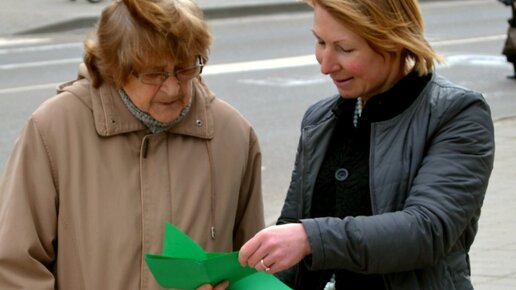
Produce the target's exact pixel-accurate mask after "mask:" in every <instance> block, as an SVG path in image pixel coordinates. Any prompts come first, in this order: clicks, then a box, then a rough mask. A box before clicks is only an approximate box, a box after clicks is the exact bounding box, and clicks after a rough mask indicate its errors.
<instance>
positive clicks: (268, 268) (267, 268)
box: [260, 259, 271, 272]
mask: <svg viewBox="0 0 516 290" xmlns="http://www.w3.org/2000/svg"><path fill="white" fill-rule="evenodd" d="M260 264H262V267H263V269H264V270H265V272H269V271H270V270H271V268H270V267H267V266H266V265H265V263H264V262H263V259H261V260H260Z"/></svg>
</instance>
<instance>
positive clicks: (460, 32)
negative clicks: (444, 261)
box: [0, 0, 516, 290]
mask: <svg viewBox="0 0 516 290" xmlns="http://www.w3.org/2000/svg"><path fill="white" fill-rule="evenodd" d="M420 2H421V8H422V12H423V16H424V18H425V23H426V28H427V30H426V31H427V37H428V38H429V40H430V41H431V43H432V45H433V46H434V47H435V48H436V50H437V51H438V52H439V53H441V54H442V55H444V56H445V58H446V61H447V64H446V65H442V66H439V67H438V72H439V73H441V74H443V75H445V76H446V77H448V78H449V79H451V80H452V81H454V82H457V83H459V84H460V85H463V86H465V87H469V88H473V89H476V90H479V91H481V92H483V93H484V94H485V96H486V99H487V101H488V103H489V104H490V105H491V108H492V111H493V119H494V120H495V130H496V146H497V148H496V160H495V168H494V171H493V175H492V178H491V181H490V185H489V189H488V192H487V195H486V199H485V203H484V207H483V212H482V216H481V219H480V224H479V233H478V235H477V238H476V241H475V243H474V244H473V247H472V250H471V262H472V279H473V283H474V286H475V289H477V290H509V289H511V290H513V289H516V222H515V220H516V219H515V217H516V214H515V212H516V195H515V194H514V193H515V188H516V169H515V168H516V167H515V164H516V163H515V161H516V149H515V148H516V130H515V128H516V127H515V126H516V118H515V116H516V81H513V80H508V79H506V78H505V76H506V75H509V74H511V73H512V68H511V66H510V65H509V64H507V63H506V61H505V58H504V57H503V56H501V55H500V51H501V47H502V45H503V42H504V39H505V32H506V29H507V22H506V19H507V18H508V17H509V16H510V9H508V8H506V7H504V6H503V5H501V4H500V3H498V2H497V1H496V0H470V1H461V0H453V1H452V0H448V1H430V0H427V1H420ZM108 3H109V1H107V0H105V1H102V2H100V3H96V4H91V3H89V2H87V1H86V0H76V1H67V0H31V1H30V2H29V1H19V0H2V1H1V4H0V168H3V165H4V164H5V161H6V159H7V156H8V154H9V151H10V150H11V148H12V145H13V142H14V140H15V138H16V136H17V134H18V132H19V130H20V129H21V127H22V126H23V123H24V121H25V120H26V119H27V117H28V116H29V114H30V112H32V110H34V109H35V108H36V107H37V106H38V105H39V104H40V103H41V102H42V101H44V100H45V99H47V98H48V97H50V96H52V94H53V92H54V87H55V85H56V84H58V83H60V82H63V81H66V80H68V79H70V78H73V77H74V76H75V73H76V69H77V64H78V63H79V62H80V57H81V41H82V39H83V38H84V35H86V34H87V33H89V32H90V31H91V27H92V26H93V25H94V23H95V21H96V20H97V17H98V15H99V13H100V11H101V10H102V8H103V7H104V6H105V5H107V4H108ZM197 3H199V5H200V6H201V8H203V10H204V11H205V15H206V17H207V19H208V22H209V25H210V27H211V29H212V33H213V35H214V45H213V48H212V53H211V59H210V62H209V63H208V66H207V67H206V70H205V72H204V73H203V74H204V75H205V78H206V80H207V82H208V84H209V85H210V87H211V88H212V90H213V91H214V92H215V93H216V94H217V95H219V96H220V97H221V98H223V99H225V100H227V101H228V102H230V103H231V104H233V105H234V106H235V107H236V108H237V109H239V110H240V111H241V112H242V114H243V115H244V116H246V117H247V118H248V119H249V120H250V121H251V123H253V125H254V126H255V128H256V130H257V133H258V136H259V138H260V143H261V146H262V151H263V159H264V160H263V163H264V164H263V177H264V179H263V188H264V199H265V207H266V220H267V223H268V224H272V223H273V222H274V221H275V219H276V218H277V216H278V214H279V209H280V207H281V204H282V202H283V198H284V195H285V192H286V188H287V186H288V182H289V177H290V170H291V169H292V165H293V158H294V154H295V149H296V144H297V138H298V136H299V121H300V119H301V116H302V113H303V112H304V110H305V109H306V107H307V106H308V105H310V104H311V103H313V102H315V101H316V100H318V99H320V98H322V97H325V96H329V95H331V94H333V93H334V90H333V88H332V84H331V83H330V82H328V80H327V79H326V78H324V77H323V76H321V75H320V73H319V72H318V67H317V64H316V63H315V60H314V59H313V57H310V55H311V54H312V52H313V36H312V35H311V32H310V24H311V23H310V21H311V19H310V16H311V15H310V13H309V12H308V11H309V9H308V8H307V7H306V6H305V5H304V4H302V3H298V2H296V1H295V0H293V1H288V0H261V1H260V0H198V1H197ZM0 170H2V169H0ZM443 290H447V289H443Z"/></svg>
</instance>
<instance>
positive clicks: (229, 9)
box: [0, 0, 310, 38]
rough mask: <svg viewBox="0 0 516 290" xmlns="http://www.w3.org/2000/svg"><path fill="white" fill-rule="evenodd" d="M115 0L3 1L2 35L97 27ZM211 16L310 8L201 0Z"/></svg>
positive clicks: (274, 0) (266, 0)
mask: <svg viewBox="0 0 516 290" xmlns="http://www.w3.org/2000/svg"><path fill="white" fill-rule="evenodd" d="M110 2H111V0H103V1H100V2H99V3H89V2H88V1H86V0H74V1H71V0H29V1H19V0H1V4H0V5H1V8H0V27H1V29H0V38H1V37H7V36H13V35H17V34H31V33H42V32H59V31H64V30H71V29H75V28H82V27H93V25H94V24H95V23H96V21H97V19H98V16H99V15H100V12H101V11H102V9H103V8H104V7H105V6H106V5H108V4H109V3H110ZM196 2H197V4H198V5H199V6H200V7H201V8H202V9H203V11H204V13H205V16H206V18H207V19H213V18H224V17H235V16H246V15H251V14H253V15H255V14H265V13H281V12H292V11H300V10H306V11H308V10H309V9H310V8H309V7H308V6H307V5H306V4H304V3H300V2H298V1H297V0H197V1H196Z"/></svg>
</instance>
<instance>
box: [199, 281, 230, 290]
mask: <svg viewBox="0 0 516 290" xmlns="http://www.w3.org/2000/svg"><path fill="white" fill-rule="evenodd" d="M228 286H229V282H228V281H224V282H221V283H219V284H217V285H216V286H215V287H214V286H211V285H210V284H204V285H202V286H201V287H199V288H197V290H226V288H228Z"/></svg>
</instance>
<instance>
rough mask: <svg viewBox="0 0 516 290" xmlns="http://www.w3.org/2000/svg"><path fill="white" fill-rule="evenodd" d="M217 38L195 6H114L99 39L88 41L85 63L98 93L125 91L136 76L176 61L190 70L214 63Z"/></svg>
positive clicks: (148, 1) (155, 0) (122, 1)
mask: <svg viewBox="0 0 516 290" xmlns="http://www.w3.org/2000/svg"><path fill="white" fill-rule="evenodd" d="M210 44H211V35H210V33H209V31H208V27H207V24H206V22H205V21H204V18H203V14H202V11H201V9H200V8H199V7H198V6H197V5H196V4H195V3H194V2H192V1H191V0H114V1H112V3H111V4H110V5H109V6H107V7H106V8H105V9H104V10H103V11H102V14H101V16H100V19H99V22H98V24H97V29H96V34H95V36H94V37H93V38H90V39H86V40H85V41H84V63H85V64H86V66H87V67H88V71H89V72H90V75H91V78H92V84H93V86H94V87H97V88H98V87H99V86H100V85H101V84H102V83H103V82H109V83H113V84H115V85H118V86H120V85H122V84H123V83H125V82H126V81H127V79H128V77H129V75H130V74H131V72H132V71H140V70H141V69H144V68H147V67H149V66H154V65H162V64H164V63H165V62H166V61H168V60H173V61H174V62H175V65H176V66H190V65H192V64H193V63H194V62H195V60H196V58H197V57H201V58H202V59H203V62H204V63H206V62H207V61H208V51H209V46H210Z"/></svg>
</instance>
